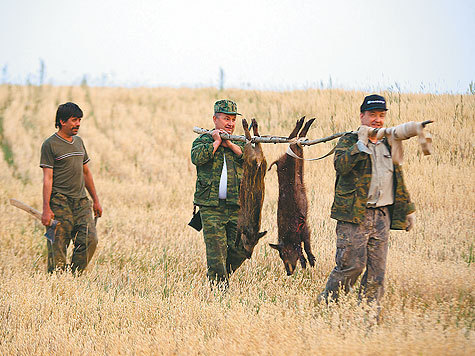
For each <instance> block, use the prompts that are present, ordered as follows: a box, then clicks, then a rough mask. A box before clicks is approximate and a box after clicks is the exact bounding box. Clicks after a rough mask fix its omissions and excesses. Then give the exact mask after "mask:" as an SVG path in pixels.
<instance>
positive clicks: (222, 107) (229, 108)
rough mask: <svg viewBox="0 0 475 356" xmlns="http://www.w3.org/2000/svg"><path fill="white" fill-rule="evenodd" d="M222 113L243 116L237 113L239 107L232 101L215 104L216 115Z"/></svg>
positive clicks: (220, 101) (221, 101) (219, 101)
mask: <svg viewBox="0 0 475 356" xmlns="http://www.w3.org/2000/svg"><path fill="white" fill-rule="evenodd" d="M218 112H222V113H224V114H231V115H241V114H240V113H238V112H237V105H236V103H235V102H234V101H232V100H218V101H217V102H215V103H214V113H215V114H216V113H218Z"/></svg>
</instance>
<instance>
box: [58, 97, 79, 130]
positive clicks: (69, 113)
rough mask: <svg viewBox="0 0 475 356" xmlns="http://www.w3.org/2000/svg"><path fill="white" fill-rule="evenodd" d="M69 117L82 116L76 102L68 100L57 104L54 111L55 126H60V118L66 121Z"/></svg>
mask: <svg viewBox="0 0 475 356" xmlns="http://www.w3.org/2000/svg"><path fill="white" fill-rule="evenodd" d="M71 117H79V118H81V117H82V110H81V108H80V107H79V106H77V104H74V103H71V102H68V103H64V104H61V105H60V106H58V110H57V111H56V123H55V125H54V126H55V127H57V128H59V129H60V128H61V120H63V121H65V122H66V121H68V120H69V119H70V118H71Z"/></svg>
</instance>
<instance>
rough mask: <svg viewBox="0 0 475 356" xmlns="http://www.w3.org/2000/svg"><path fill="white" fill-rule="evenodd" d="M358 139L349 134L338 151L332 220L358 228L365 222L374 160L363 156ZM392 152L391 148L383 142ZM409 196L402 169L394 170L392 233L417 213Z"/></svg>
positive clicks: (391, 212) (402, 227)
mask: <svg viewBox="0 0 475 356" xmlns="http://www.w3.org/2000/svg"><path fill="white" fill-rule="evenodd" d="M357 141H358V135H356V134H346V135H345V136H343V137H341V138H340V140H339V141H338V144H337V146H336V148H335V158H334V166H335V170H336V182H335V198H334V201H333V205H332V208H331V217H332V218H333V219H336V220H341V221H346V222H350V223H355V224H361V223H362V222H363V218H364V214H365V209H366V202H367V200H368V191H369V186H370V183H371V158H370V156H369V155H368V154H366V153H363V152H360V150H359V149H358V147H357V145H356V142H357ZM384 143H385V144H386V146H387V147H388V149H389V150H390V151H391V147H390V146H389V144H388V143H387V142H386V140H385V141H384ZM415 210H416V209H415V205H414V203H412V202H411V199H410V197H409V192H408V191H407V189H406V186H405V184H404V179H403V175H402V168H401V166H399V165H395V166H394V204H392V205H390V206H389V212H390V214H391V229H393V230H403V229H405V228H406V215H408V214H410V213H412V212H414V211H415Z"/></svg>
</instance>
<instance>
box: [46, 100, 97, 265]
mask: <svg viewBox="0 0 475 356" xmlns="http://www.w3.org/2000/svg"><path fill="white" fill-rule="evenodd" d="M82 116H83V113H82V110H81V109H80V108H79V106H77V105H76V104H74V103H65V104H62V105H59V107H58V110H57V112H56V124H55V126H56V127H57V128H58V132H56V133H55V134H53V135H52V136H50V137H49V138H48V139H47V140H46V141H45V142H44V143H43V145H42V147H41V160H40V167H41V168H43V215H42V219H41V221H42V223H43V224H44V225H49V222H50V221H51V219H53V218H54V219H56V220H58V221H59V222H60V225H59V227H58V228H57V230H56V234H55V238H54V242H53V243H51V242H49V241H48V242H47V244H48V272H50V273H51V272H53V271H55V270H64V269H65V268H66V265H67V263H66V251H67V248H68V246H69V244H70V242H71V241H72V242H73V245H74V250H73V256H72V260H71V270H72V272H77V273H80V272H82V271H83V270H84V269H85V268H86V266H87V264H88V263H89V261H90V260H91V258H92V255H93V254H94V251H95V250H96V246H97V236H96V227H95V224H94V221H93V219H92V211H91V202H90V200H89V199H88V198H87V196H86V191H85V189H84V188H86V189H87V191H88V192H89V194H90V195H91V198H92V201H93V205H92V208H93V210H94V214H95V215H96V216H97V217H99V216H101V215H102V207H101V204H100V203H99V198H98V197H97V194H96V188H95V187H94V180H93V178H92V173H91V171H90V169H89V167H88V165H87V163H88V162H89V157H88V155H87V151H86V148H85V147H84V143H83V141H82V139H81V138H80V137H79V136H76V135H77V133H78V130H79V126H80V124H81V118H82Z"/></svg>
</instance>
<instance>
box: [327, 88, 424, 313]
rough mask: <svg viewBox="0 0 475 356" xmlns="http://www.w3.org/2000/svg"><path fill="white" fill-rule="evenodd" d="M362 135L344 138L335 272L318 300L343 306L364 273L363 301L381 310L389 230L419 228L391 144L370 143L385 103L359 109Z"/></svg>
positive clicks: (335, 214)
mask: <svg viewBox="0 0 475 356" xmlns="http://www.w3.org/2000/svg"><path fill="white" fill-rule="evenodd" d="M360 111H361V113H360V119H361V124H362V125H361V126H360V128H359V129H358V133H349V134H346V135H344V136H343V137H341V139H340V140H339V142H338V144H337V146H336V148H335V157H334V166H335V170H336V183H335V198H334V202H333V206H332V208H331V217H332V218H333V219H336V220H338V222H337V227H336V234H337V241H336V257H335V260H336V266H335V268H334V269H333V271H332V272H331V274H330V276H329V277H328V281H327V284H326V287H325V291H324V292H323V293H321V294H320V296H319V300H326V301H328V297H329V296H330V297H331V298H332V299H333V300H334V301H338V292H339V289H340V288H342V289H344V291H345V292H348V291H349V290H350V288H351V287H352V286H353V285H354V284H355V282H356V280H357V278H358V277H359V276H360V274H361V273H362V272H363V270H365V268H366V270H365V273H364V275H363V277H362V279H361V287H360V290H359V293H360V294H359V296H360V298H362V297H363V296H364V297H366V298H367V300H368V302H371V301H373V300H376V301H377V303H378V305H379V301H380V299H381V297H382V295H383V293H384V276H385V271H386V256H387V251H388V237H389V230H390V229H395V230H403V229H404V230H406V231H409V230H410V229H411V228H412V227H413V226H414V223H415V217H414V211H415V206H414V204H413V203H412V202H411V200H410V197H409V193H408V191H407V189H406V186H405V184H404V180H403V176H402V169H401V166H399V165H394V164H393V161H392V158H391V147H390V146H389V144H388V142H387V140H386V139H383V140H381V141H378V140H377V139H376V138H375V137H368V130H369V129H370V128H381V127H383V124H384V119H385V116H386V111H387V108H386V100H385V99H384V97H382V96H379V95H370V96H367V97H365V99H364V101H363V104H362V105H361V107H360Z"/></svg>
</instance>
